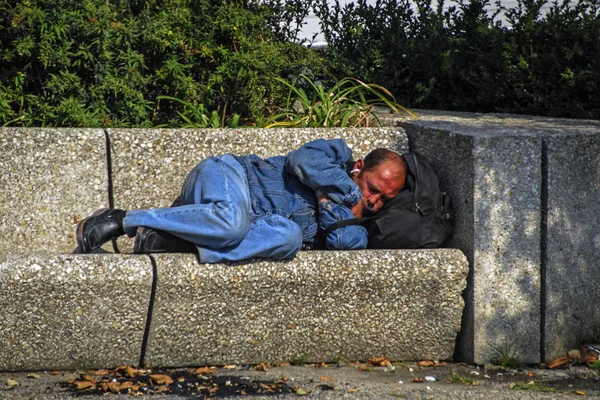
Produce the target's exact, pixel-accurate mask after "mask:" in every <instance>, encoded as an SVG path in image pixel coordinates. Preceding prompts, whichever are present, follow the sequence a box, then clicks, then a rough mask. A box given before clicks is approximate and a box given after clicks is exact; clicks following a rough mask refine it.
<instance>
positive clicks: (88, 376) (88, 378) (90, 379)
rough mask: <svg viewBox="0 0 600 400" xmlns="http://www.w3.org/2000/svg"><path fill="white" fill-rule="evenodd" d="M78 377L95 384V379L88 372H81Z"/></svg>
mask: <svg viewBox="0 0 600 400" xmlns="http://www.w3.org/2000/svg"><path fill="white" fill-rule="evenodd" d="M79 379H80V380H82V381H87V382H92V383H93V384H96V379H95V378H94V377H93V376H91V375H88V374H81V375H79Z"/></svg>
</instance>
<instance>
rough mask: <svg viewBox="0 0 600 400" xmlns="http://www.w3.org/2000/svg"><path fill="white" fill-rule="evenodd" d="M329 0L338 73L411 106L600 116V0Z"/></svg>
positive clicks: (324, 5) (328, 31)
mask: <svg viewBox="0 0 600 400" xmlns="http://www.w3.org/2000/svg"><path fill="white" fill-rule="evenodd" d="M330 3H331V1H329V2H328V1H326V0H321V1H320V2H319V5H318V6H317V10H316V12H317V15H318V16H319V18H320V19H321V21H323V24H322V29H323V32H324V35H325V38H326V40H327V41H328V44H329V46H328V49H327V52H326V53H325V54H326V57H327V58H328V59H330V60H331V64H332V65H333V66H334V70H333V73H334V74H335V75H336V76H353V77H356V78H357V79H360V80H362V81H363V82H373V83H376V84H385V85H386V87H387V88H388V89H389V90H390V92H392V93H393V94H394V95H395V96H396V98H397V99H398V101H399V102H400V103H402V104H404V105H406V106H407V107H425V108H433V109H446V110H463V111H479V112H512V113H527V114H536V115H550V116H564V117H575V118H600V97H598V96H596V93H597V92H598V90H600V43H599V42H598V40H597V38H598V37H599V35H600V3H599V2H598V0H577V1H568V0H557V1H554V2H552V3H551V4H550V5H549V7H548V9H547V12H546V13H545V14H542V11H541V8H542V6H543V5H544V4H547V3H548V1H547V0H517V1H516V5H515V6H514V7H511V8H508V7H504V6H502V5H501V4H500V3H498V4H497V11H496V12H495V13H493V14H488V10H489V9H490V8H493V2H492V1H491V0H459V1H456V2H453V3H452V4H448V2H447V1H444V0H415V1H412V2H404V1H398V0H377V1H374V2H373V1H367V0H357V1H356V2H353V3H351V4H346V5H343V6H342V5H341V4H340V3H341V2H340V1H335V2H334V4H333V6H332V5H331V4H330ZM500 15H504V17H503V18H502V19H500V18H499V16H500ZM382 27H384V28H382Z"/></svg>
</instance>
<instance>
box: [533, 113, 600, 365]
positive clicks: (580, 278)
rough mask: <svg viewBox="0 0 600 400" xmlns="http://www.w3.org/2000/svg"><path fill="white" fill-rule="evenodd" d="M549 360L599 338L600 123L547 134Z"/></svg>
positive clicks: (547, 340) (546, 355)
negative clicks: (581, 129) (582, 129)
mask: <svg viewBox="0 0 600 400" xmlns="http://www.w3.org/2000/svg"><path fill="white" fill-rule="evenodd" d="M545 144H546V146H545V158H544V161H545V164H546V171H547V173H546V179H547V193H546V197H547V217H546V223H547V227H546V230H547V241H546V244H545V249H544V250H545V255H546V265H545V282H546V286H545V289H544V290H545V292H544V294H545V297H546V303H545V315H544V327H545V343H544V349H543V351H544V353H545V358H546V360H552V359H554V358H556V357H564V355H565V354H566V353H567V352H568V351H569V350H570V349H573V348H579V347H580V346H581V344H582V342H584V343H598V342H599V341H600V307H599V306H598V305H600V123H599V124H597V127H596V132H595V133H594V132H579V133H577V134H573V133H572V134H565V133H562V134H556V135H552V136H549V137H547V138H546V139H545Z"/></svg>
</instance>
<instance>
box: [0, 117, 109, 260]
mask: <svg viewBox="0 0 600 400" xmlns="http://www.w3.org/2000/svg"><path fill="white" fill-rule="evenodd" d="M0 171H2V185H0V232H2V240H1V241H0V252H12V253H27V252H49V253H70V252H72V251H73V249H74V248H75V247H76V243H75V227H76V226H77V222H78V221H79V220H80V219H82V218H84V217H85V216H88V215H90V214H91V213H92V212H94V210H96V209H98V208H101V207H106V206H107V205H108V191H107V188H108V185H107V165H106V140H105V135H104V132H103V131H102V130H99V129H40V128H26V129H25V128H0Z"/></svg>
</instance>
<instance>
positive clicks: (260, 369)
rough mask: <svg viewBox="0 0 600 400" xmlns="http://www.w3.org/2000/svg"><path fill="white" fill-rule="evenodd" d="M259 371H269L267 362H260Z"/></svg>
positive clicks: (257, 367) (257, 368)
mask: <svg viewBox="0 0 600 400" xmlns="http://www.w3.org/2000/svg"><path fill="white" fill-rule="evenodd" d="M256 370H257V371H262V372H267V366H266V365H265V363H260V364H258V365H257V366H256Z"/></svg>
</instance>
